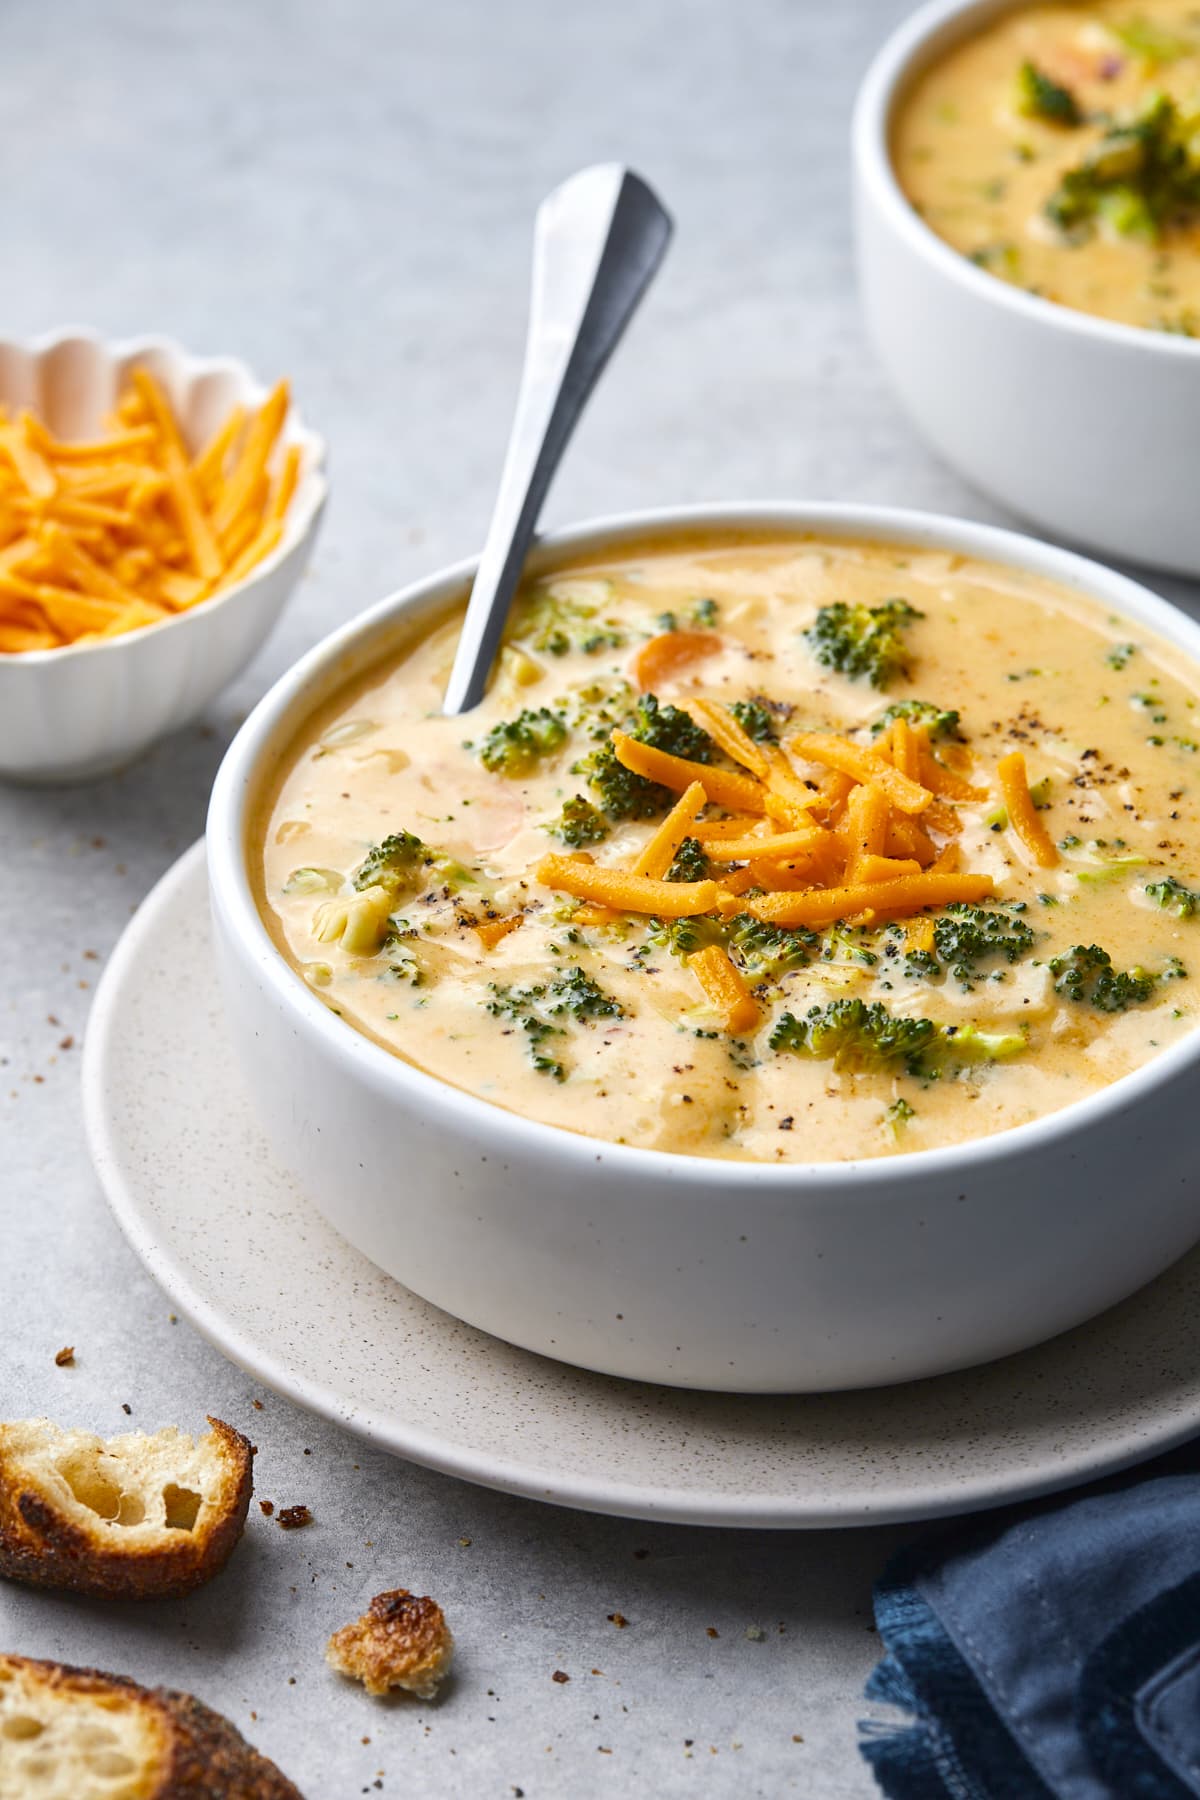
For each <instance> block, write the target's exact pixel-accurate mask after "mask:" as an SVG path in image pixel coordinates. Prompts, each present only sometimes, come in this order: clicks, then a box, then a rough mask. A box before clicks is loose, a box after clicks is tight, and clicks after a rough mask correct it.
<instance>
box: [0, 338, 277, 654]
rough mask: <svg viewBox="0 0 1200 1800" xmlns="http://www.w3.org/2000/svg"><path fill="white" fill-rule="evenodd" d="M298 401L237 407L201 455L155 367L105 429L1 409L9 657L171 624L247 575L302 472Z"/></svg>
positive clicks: (3, 629) (2, 584)
mask: <svg viewBox="0 0 1200 1800" xmlns="http://www.w3.org/2000/svg"><path fill="white" fill-rule="evenodd" d="M288 404H289V399H288V388H287V384H286V383H284V382H281V383H280V384H279V386H278V387H276V388H275V390H274V391H273V392H272V393H271V394H270V395H269V396H268V398H267V400H266V401H265V402H264V403H263V405H262V407H261V408H260V409H259V411H258V412H257V413H255V414H254V415H253V416H251V417H250V418H247V416H246V413H245V409H244V408H242V407H234V408H233V409H232V411H231V412H230V413H229V415H228V416H227V418H226V419H225V421H224V422H223V424H222V425H221V426H220V428H219V429H218V430H217V431H216V433H215V434H214V436H213V437H212V438H211V440H210V442H209V443H208V445H207V446H206V447H205V448H204V449H203V450H201V452H200V454H199V455H198V456H195V457H193V456H192V455H191V454H190V452H189V450H188V448H187V446H186V444H185V443H184V439H183V435H182V432H181V430H180V427H179V423H178V421H177V419H176V417H175V414H174V412H173V411H172V408H171V405H170V402H169V400H168V398H167V396H166V394H165V393H164V391H163V389H162V387H161V386H160V384H159V382H158V381H157V379H156V378H155V376H154V375H153V374H152V373H151V372H150V370H148V369H145V368H138V369H135V370H134V371H133V374H132V377H131V381H130V386H129V389H128V390H127V392H126V393H125V394H124V395H123V397H122V399H121V400H120V402H119V404H118V406H117V408H116V410H115V413H114V415H113V418H112V421H111V425H112V428H111V430H110V431H108V433H107V434H106V435H105V436H103V437H98V438H90V439H86V440H82V439H81V440H77V441H75V442H70V441H67V440H64V439H61V438H59V437H57V436H56V435H55V434H54V433H53V432H52V431H51V430H50V429H49V427H48V426H47V425H46V424H45V423H44V422H43V421H42V420H40V419H37V418H34V417H33V415H32V414H31V413H29V412H22V413H21V414H20V415H19V416H18V417H16V418H10V417H9V416H8V415H7V414H6V413H5V412H4V411H3V409H0V654H9V655H13V654H22V653H24V652H26V651H30V650H55V649H60V648H62V647H63V646H64V645H66V644H72V643H79V642H82V641H88V640H95V639H102V638H108V637H114V636H117V635H120V634H122V633H124V632H127V631H138V630H141V629H142V628H144V627H145V626H148V625H157V624H161V623H162V621H163V620H164V619H169V618H171V617H172V616H173V615H174V614H176V613H179V612H184V611H186V610H188V609H189V608H190V607H193V606H197V605H199V604H200V603H201V602H202V601H204V600H208V599H211V598H212V597H213V596H214V595H216V594H218V593H221V592H223V591H224V590H226V589H227V588H229V587H232V586H233V585H234V584H235V583H237V582H239V581H241V580H243V579H244V578H245V576H247V575H248V574H249V573H250V571H251V570H252V569H253V568H254V567H255V566H256V565H257V564H258V563H259V562H261V561H262V559H263V558H264V557H265V556H267V555H269V553H270V552H271V551H272V550H273V549H274V548H275V546H276V545H277V544H278V543H279V541H280V539H281V537H282V535H283V529H284V523H285V520H286V516H287V511H288V507H289V506H290V504H291V502H292V499H293V497H294V495H295V491H296V487H297V484H298V481H299V476H300V451H299V448H298V447H297V446H296V445H290V446H288V447H287V448H286V450H284V451H283V452H282V454H279V453H278V445H279V439H280V435H281V432H282V430H283V426H284V422H285V420H286V417H287V410H288ZM276 465H278V466H277V467H276Z"/></svg>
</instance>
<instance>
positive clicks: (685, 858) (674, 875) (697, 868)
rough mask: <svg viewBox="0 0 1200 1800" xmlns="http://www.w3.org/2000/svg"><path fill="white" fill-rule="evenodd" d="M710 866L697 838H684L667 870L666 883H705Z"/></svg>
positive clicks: (710, 869) (709, 873) (710, 871)
mask: <svg viewBox="0 0 1200 1800" xmlns="http://www.w3.org/2000/svg"><path fill="white" fill-rule="evenodd" d="M711 873H712V866H711V864H710V863H709V860H708V857H707V856H706V855H705V854H704V848H703V846H702V844H701V843H700V840H699V839H698V838H694V837H685V838H684V840H683V842H682V844H680V846H679V848H678V850H677V851H676V852H675V855H674V857H673V858H672V859H671V866H670V868H669V869H668V870H667V873H666V876H665V879H666V880H667V881H707V880H708V878H709V876H710V875H711Z"/></svg>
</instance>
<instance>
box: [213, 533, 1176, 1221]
mask: <svg viewBox="0 0 1200 1800" xmlns="http://www.w3.org/2000/svg"><path fill="white" fill-rule="evenodd" d="M697 529H707V530H711V531H712V532H713V533H714V534H716V533H736V532H739V531H747V532H763V531H764V530H765V531H770V530H775V531H778V532H779V534H780V535H781V536H802V535H804V534H806V533H808V534H811V535H814V536H818V535H825V536H828V537H834V538H841V539H843V540H846V539H849V540H856V539H857V540H862V541H866V542H887V543H896V544H901V545H905V546H910V547H912V548H914V549H930V550H939V549H940V550H947V551H950V552H951V553H959V554H963V555H967V556H973V557H978V558H981V559H983V560H985V561H991V562H996V563H1001V564H1004V565H1006V566H1008V567H1011V568H1016V569H1019V570H1022V571H1024V572H1026V573H1031V574H1035V575H1041V576H1045V577H1047V578H1048V579H1050V580H1053V581H1057V582H1058V583H1059V584H1061V585H1063V586H1065V587H1067V588H1068V589H1071V590H1073V591H1075V592H1078V593H1081V594H1083V595H1084V596H1087V597H1090V598H1091V599H1093V600H1096V601H1099V602H1100V603H1101V604H1103V605H1106V606H1109V607H1111V609H1112V610H1113V611H1114V612H1116V613H1118V614H1119V615H1120V616H1121V618H1122V619H1123V620H1128V621H1129V622H1130V623H1134V624H1140V625H1142V626H1143V627H1148V628H1149V629H1150V630H1152V631H1154V632H1156V633H1157V634H1158V635H1159V636H1160V637H1162V638H1163V639H1165V640H1166V642H1167V643H1168V644H1172V645H1174V646H1175V647H1176V648H1178V649H1181V650H1182V651H1184V653H1185V654H1187V655H1188V656H1189V657H1190V658H1191V659H1192V661H1193V662H1194V663H1196V664H1197V665H1198V666H1200V623H1198V622H1197V621H1195V620H1193V619H1191V618H1190V617H1189V616H1188V615H1187V614H1186V613H1184V612H1182V611H1181V610H1180V609H1179V608H1177V607H1175V606H1173V605H1171V604H1170V603H1169V602H1168V601H1166V600H1164V599H1162V598H1161V597H1160V596H1159V595H1157V594H1155V593H1153V592H1152V591H1151V590H1150V589H1148V588H1146V587H1144V586H1143V585H1142V584H1141V583H1140V582H1137V581H1134V580H1133V579H1132V578H1130V577H1129V576H1126V575H1123V574H1120V573H1118V572H1117V571H1116V570H1112V569H1108V568H1106V567H1105V566H1104V565H1103V564H1101V563H1097V562H1094V561H1093V560H1092V559H1090V558H1088V557H1085V556H1081V555H1080V554H1079V553H1078V552H1076V551H1073V550H1066V549H1063V548H1061V547H1059V546H1057V545H1052V544H1049V543H1046V542H1044V541H1042V540H1041V539H1038V538H1034V537H1031V536H1029V535H1027V534H1025V533H1021V532H1016V531H1010V530H1007V529H1005V528H1003V527H1000V526H995V525H984V524H980V523H977V522H975V521H973V520H966V519H959V518H954V517H951V516H949V515H945V514H939V513H929V512H923V511H919V510H917V509H914V508H908V507H891V506H875V505H871V504H866V503H861V504H860V503H856V502H826V501H801V502H796V501H788V500H782V501H747V502H742V503H727V504H713V503H705V502H701V503H696V504H691V505H685V506H672V507H655V508H652V509H646V510H643V511H638V512H627V513H618V514H611V515H608V516H605V517H602V518H598V519H591V520H586V521H581V522H579V523H576V524H573V525H569V526H565V527H562V528H560V529H557V530H555V531H552V532H548V533H546V534H544V535H540V536H539V537H538V538H537V540H536V546H535V555H536V557H537V560H539V561H541V560H543V559H544V560H554V561H557V560H558V559H559V557H560V556H561V555H563V554H566V553H570V554H572V555H576V556H579V555H583V554H586V553H589V552H593V553H594V552H599V551H602V550H611V549H614V548H617V547H618V546H619V545H620V544H621V543H623V542H626V541H630V540H633V541H644V540H645V539H647V538H651V539H652V538H654V537H655V536H657V535H663V536H666V535H669V534H671V533H674V532H680V531H681V532H694V531H696V530H697ZM477 564H478V558H477V557H471V558H467V559H466V560H464V561H461V562H458V563H455V564H452V565H450V566H449V567H447V568H443V569H440V570H438V571H436V572H435V573H433V574H431V575H427V576H424V577H422V578H420V579H419V580H417V581H414V582H411V583H409V584H408V585H407V586H406V587H403V588H401V589H398V590H397V591H396V592H395V593H392V594H389V595H388V596H386V598H384V599H383V600H380V601H377V602H376V603H375V604H374V605H373V606H370V607H368V608H366V609H365V610H364V611H363V612H361V613H359V614H357V615H356V616H355V617H353V618H352V619H350V620H349V621H348V622H347V623H346V624H344V625H341V626H338V627H337V628H336V629H335V630H334V631H332V632H331V633H329V635H328V636H326V637H325V638H323V639H321V640H320V642H318V643H317V644H316V645H314V646H313V648H312V649H310V650H309V651H307V652H306V654H305V655H303V656H302V657H300V658H299V660H298V661H297V662H295V663H294V664H293V665H292V667H291V668H290V669H288V670H286V671H285V672H284V674H283V675H281V676H280V677H279V679H278V680H277V681H276V682H275V683H274V685H273V686H272V687H271V688H270V689H269V690H268V691H267V693H266V694H264V695H263V697H262V699H261V700H259V702H258V704H257V705H256V706H255V707H254V709H253V711H252V712H251V713H250V714H249V716H248V717H247V718H246V720H245V721H244V722H243V724H242V726H241V728H240V729H239V731H238V733H237V735H236V736H235V737H234V739H233V741H232V743H231V744H230V746H229V748H228V750H227V751H226V753H225V756H224V758H223V759H222V762H221V765H220V768H219V769H218V771H217V775H216V779H215V781H214V783H213V788H212V794H211V798H210V803H209V810H208V821H207V831H206V836H207V857H208V878H209V890H210V897H211V901H212V906H213V911H214V916H216V917H218V918H219V919H223V921H224V922H225V923H226V924H227V926H228V929H229V931H230V932H231V934H232V936H233V937H234V940H235V942H236V944H237V946H238V948H239V950H240V951H241V952H242V953H243V954H245V955H248V956H249V958H250V960H251V962H252V963H253V965H254V968H255V971H256V973H257V975H258V976H259V978H260V980H261V982H262V984H263V986H264V987H265V988H266V990H267V991H268V993H269V995H270V999H271V1002H272V1005H273V1007H274V1008H275V1009H276V1010H277V1011H278V1012H279V1013H281V1014H282V1015H284V1016H285V1017H286V1018H287V1020H288V1022H289V1024H290V1025H291V1027H292V1030H293V1032H294V1033H295V1034H296V1036H298V1037H302V1038H303V1037H308V1038H315V1040H316V1045H317V1047H318V1048H319V1050H320V1051H321V1053H322V1054H323V1055H324V1056H328V1057H331V1058H332V1059H333V1060H334V1061H335V1062H337V1063H339V1064H341V1065H342V1066H343V1068H344V1069H345V1070H346V1072H348V1073H353V1075H354V1077H355V1078H356V1079H358V1080H359V1081H361V1082H364V1083H365V1084H366V1085H367V1086H368V1087H369V1088H370V1089H372V1090H373V1091H374V1092H376V1093H377V1094H380V1095H382V1096H383V1097H384V1098H388V1099H392V1100H394V1101H397V1102H399V1103H400V1105H401V1106H406V1107H407V1108H408V1109H409V1110H414V1109H419V1110H420V1112H421V1114H422V1116H423V1117H424V1118H425V1119H426V1120H427V1121H430V1122H436V1123H439V1124H444V1126H445V1128H446V1130H447V1131H448V1132H449V1133H451V1134H452V1135H453V1136H455V1137H456V1138H458V1139H460V1140H463V1139H469V1138H486V1139H489V1140H490V1146H489V1147H491V1146H495V1147H497V1148H499V1149H500V1150H501V1152H507V1153H509V1154H511V1155H513V1156H517V1157H520V1156H524V1157H529V1158H532V1157H536V1156H538V1155H541V1156H542V1157H543V1158H544V1159H546V1160H548V1161H550V1162H554V1161H555V1160H556V1159H557V1161H558V1163H559V1164H560V1165H572V1166H574V1167H576V1168H577V1169H578V1170H579V1172H580V1174H581V1175H582V1172H583V1169H584V1168H585V1167H587V1168H588V1169H589V1170H591V1171H593V1172H594V1170H595V1167H596V1165H598V1164H607V1165H609V1167H610V1169H611V1170H612V1172H613V1173H614V1174H617V1175H622V1174H623V1175H625V1176H628V1177H630V1178H636V1179H638V1180H640V1181H641V1182H642V1183H643V1184H645V1185H647V1186H648V1185H659V1184H662V1185H678V1184H680V1183H688V1184H691V1185H693V1186H697V1187H700V1186H703V1187H705V1188H706V1189H711V1188H714V1187H724V1188H730V1189H742V1190H744V1189H745V1188H746V1187H748V1186H754V1187H765V1188H767V1189H768V1190H773V1191H781V1190H782V1191H786V1190H789V1189H794V1188H796V1187H798V1186H799V1187H803V1186H805V1185H810V1186H814V1187H821V1188H826V1189H828V1188H837V1189H848V1188H849V1189H852V1188H856V1187H858V1188H864V1189H870V1190H874V1189H877V1188H878V1187H879V1186H881V1185H883V1186H891V1187H892V1188H900V1187H904V1186H909V1185H912V1184H923V1183H926V1182H929V1181H930V1180H935V1179H937V1180H942V1181H948V1180H949V1179H950V1178H951V1176H952V1175H954V1174H955V1173H961V1174H963V1175H965V1174H967V1173H968V1172H971V1171H973V1170H978V1169H979V1168H980V1167H981V1166H982V1165H989V1164H997V1163H1003V1162H1005V1161H1007V1160H1009V1159H1011V1158H1013V1157H1016V1156H1022V1155H1027V1154H1030V1153H1034V1154H1036V1153H1038V1152H1039V1151H1044V1150H1048V1149H1050V1148H1052V1147H1053V1146H1054V1145H1055V1144H1057V1143H1058V1142H1059V1141H1060V1140H1062V1139H1064V1138H1069V1137H1071V1136H1072V1135H1073V1134H1074V1133H1075V1132H1077V1131H1080V1130H1086V1129H1088V1128H1089V1127H1090V1126H1091V1125H1092V1124H1093V1123H1094V1122H1095V1121H1097V1120H1098V1119H1100V1118H1103V1117H1105V1116H1109V1115H1119V1114H1121V1113H1122V1112H1124V1111H1127V1110H1128V1109H1130V1108H1131V1107H1133V1106H1135V1105H1136V1104H1137V1103H1138V1102H1139V1100H1140V1099H1141V1098H1142V1095H1143V1094H1144V1093H1145V1092H1147V1091H1148V1090H1153V1089H1154V1088H1157V1087H1159V1086H1160V1085H1166V1084H1167V1083H1169V1082H1170V1081H1171V1080H1172V1079H1173V1078H1174V1077H1175V1076H1177V1075H1178V1074H1179V1073H1180V1072H1181V1071H1183V1070H1184V1069H1186V1068H1187V1067H1188V1066H1189V1065H1195V1064H1200V1026H1198V1027H1197V1028H1196V1029H1195V1030H1193V1031H1191V1032H1189V1033H1188V1034H1187V1035H1186V1036H1185V1037H1184V1038H1182V1039H1181V1040H1180V1041H1179V1043H1177V1044H1173V1045H1171V1046H1169V1047H1168V1048H1167V1049H1165V1050H1163V1051H1160V1052H1159V1054H1158V1055H1156V1056H1155V1057H1153V1058H1152V1059H1151V1060H1150V1061H1149V1062H1147V1063H1143V1064H1141V1065H1140V1067H1138V1068H1136V1069H1133V1070H1131V1071H1130V1072H1129V1073H1128V1074H1126V1075H1122V1076H1120V1077H1119V1078H1118V1079H1117V1080H1116V1081H1114V1082H1111V1083H1109V1084H1108V1085H1107V1086H1105V1087H1103V1088H1099V1089H1097V1090H1096V1091H1095V1092H1094V1093H1091V1094H1087V1095H1085V1096H1083V1097H1082V1098H1081V1099H1079V1100H1075V1101H1072V1102H1071V1103H1070V1104H1069V1105H1067V1106H1065V1107H1060V1108H1059V1109H1058V1110H1057V1111H1056V1112H1052V1113H1046V1114H1043V1115H1041V1116H1040V1117H1039V1118H1036V1119H1032V1120H1030V1121H1028V1122H1027V1123H1025V1124H1021V1125H1015V1126H1010V1127H1009V1128H1008V1129H1007V1130H1004V1131H1000V1132H994V1133H991V1134H990V1135H986V1136H983V1137H978V1138H971V1139H968V1140H966V1141H965V1142H963V1143H960V1144H950V1145H943V1146H940V1147H938V1148H935V1149H929V1150H914V1151H904V1152H900V1153H898V1154H897V1155H894V1156H882V1157H872V1158H868V1159H864V1160H854V1161H846V1162H789V1163H764V1162H755V1161H750V1160H744V1161H743V1160H738V1159H732V1158H730V1159H725V1158H719V1157H706V1156H686V1155H682V1154H680V1153H678V1152H675V1151H665V1150H653V1149H643V1148H640V1147H638V1146H634V1145H629V1144H616V1143H613V1142H612V1141H611V1140H609V1139H606V1138H598V1137H587V1136H584V1135H582V1134H581V1133H577V1132H573V1131H570V1130H568V1129H567V1128H566V1127H565V1126H559V1125H548V1124H545V1123H543V1122H542V1121H540V1120H536V1119H529V1118H525V1117H524V1116H523V1115H521V1114H519V1113H516V1112H513V1111H510V1110H509V1109H507V1108H505V1107H503V1106H501V1105H499V1104H497V1103H495V1102H493V1101H490V1100H484V1099H482V1098H480V1097H479V1096H478V1095H475V1094H472V1093H470V1092H468V1091H467V1090H465V1089H460V1088H456V1087H453V1086H452V1085H451V1084H450V1083H449V1082H445V1081H442V1080H441V1079H440V1078H439V1077H438V1076H435V1075H432V1074H430V1073H429V1072H428V1071H426V1070H424V1069H422V1068H420V1067H419V1066H418V1065H417V1064H416V1063H411V1062H408V1061H406V1060H405V1059H404V1058H403V1057H401V1056H397V1055H394V1054H393V1053H392V1052H390V1051H388V1050H385V1049H384V1048H383V1047H382V1046H381V1045H379V1044H376V1043H375V1042H374V1041H373V1040H372V1039H371V1038H369V1037H367V1036H366V1035H365V1034H364V1033H362V1032H360V1031H359V1030H357V1028H356V1027H355V1026H353V1025H351V1024H350V1023H348V1022H347V1021H346V1020H344V1019H342V1018H341V1017H340V1016H338V1015H335V1014H334V1013H332V1012H331V1011H330V1010H329V1008H328V1007H327V1006H326V1005H325V1003H324V1002H323V1001H322V1000H320V999H319V998H318V997H317V995H316V994H314V993H313V992H312V990H311V989H310V988H309V987H308V986H307V985H306V984H305V983H304V981H303V980H302V979H301V977H300V976H299V975H297V974H296V972H295V971H294V970H293V969H292V968H291V966H290V965H289V963H288V962H287V960H286V958H285V957H284V955H283V954H282V952H281V951H280V950H279V949H278V948H277V946H276V944H275V942H274V940H273V939H272V937H271V935H270V933H269V931H268V929H267V926H266V923H265V921H264V919H263V918H262V915H261V914H260V912H259V909H258V905H257V902H256V900H255V898H254V893H253V889H252V886H251V881H250V876H249V850H250V836H249V825H250V819H249V816H248V814H249V803H250V802H251V800H252V799H253V798H254V797H255V795H256V789H257V788H258V787H259V786H260V784H261V780H262V778H263V776H264V774H265V773H266V772H268V771H270V770H271V768H272V767H273V766H275V765H276V763H277V760H278V757H279V755H280V753H281V752H282V750H283V748H284V745H285V743H286V741H287V739H288V737H289V736H290V734H291V733H292V732H294V731H295V729H296V728H297V727H298V725H299V724H300V722H301V719H302V717H303V716H304V713H305V712H306V711H307V712H311V711H312V710H313V709H314V708H315V707H316V706H317V705H319V704H320V703H321V701H322V700H323V699H324V698H327V697H328V696H329V694H330V693H331V692H333V691H334V690H335V688H336V686H337V677H336V670H337V667H338V665H339V663H340V664H341V665H342V679H346V678H347V677H348V674H349V671H350V668H351V666H352V665H354V664H357V666H358V667H359V668H361V667H363V666H365V665H366V664H367V663H368V662H369V655H368V656H367V657H365V658H362V660H361V661H360V660H359V657H360V654H361V652H362V650H363V649H366V648H367V647H368V646H369V645H370V644H371V640H372V639H374V638H378V639H379V640H380V654H381V655H386V653H387V652H386V647H385V646H386V638H387V636H388V635H389V631H390V630H392V629H394V627H395V625H396V623H397V621H399V620H401V619H403V618H404V617H405V616H406V615H410V614H418V615H419V613H420V612H421V611H422V610H424V609H428V610H429V611H435V610H436V609H437V608H438V606H439V605H443V604H449V603H451V602H452V600H453V599H454V597H455V595H456V594H458V593H464V592H465V590H466V588H467V587H468V586H469V583H470V581H471V578H472V576H473V574H474V571H475V569H476V567H477Z"/></svg>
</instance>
